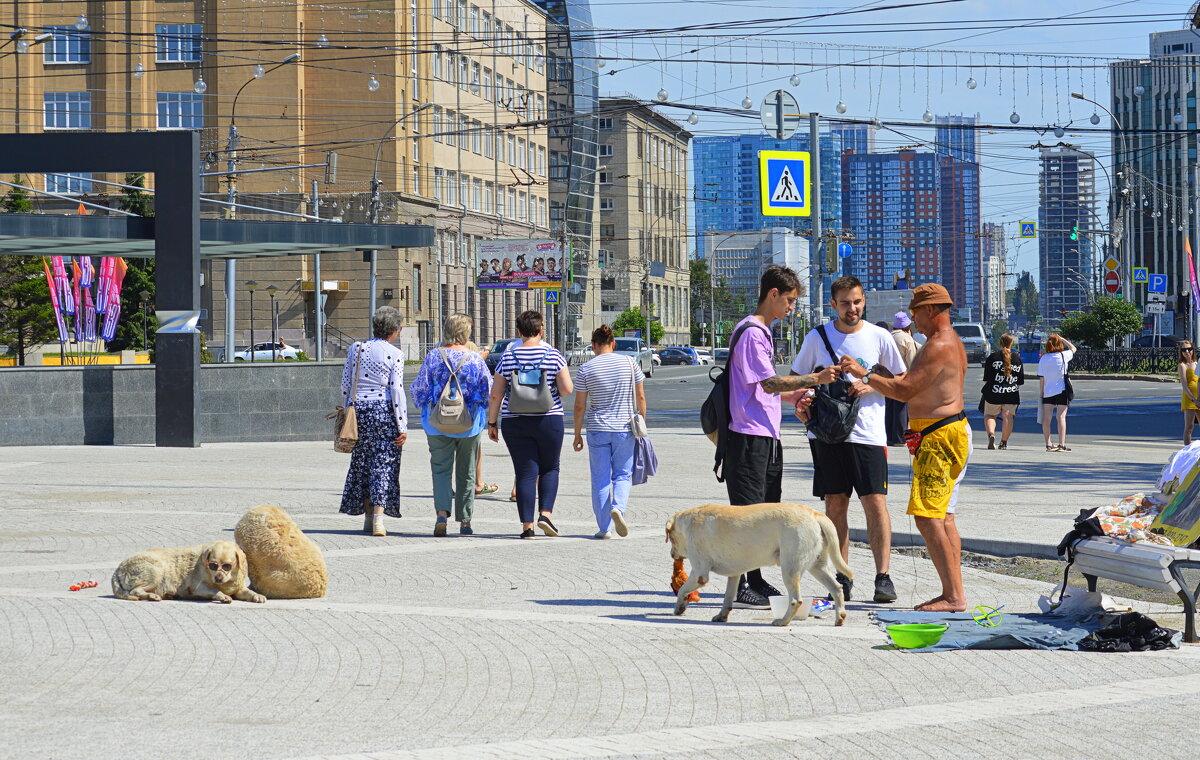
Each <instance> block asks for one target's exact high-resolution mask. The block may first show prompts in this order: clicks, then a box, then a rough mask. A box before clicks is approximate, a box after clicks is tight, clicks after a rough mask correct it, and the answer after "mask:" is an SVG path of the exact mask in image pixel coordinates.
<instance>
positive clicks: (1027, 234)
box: [1021, 222, 1037, 238]
mask: <svg viewBox="0 0 1200 760" xmlns="http://www.w3.org/2000/svg"><path fill="white" fill-rule="evenodd" d="M1021 237H1023V238H1035V237H1037V222H1021Z"/></svg>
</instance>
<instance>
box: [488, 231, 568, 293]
mask: <svg viewBox="0 0 1200 760" xmlns="http://www.w3.org/2000/svg"><path fill="white" fill-rule="evenodd" d="M566 263H567V259H566V256H564V255H563V249H562V245H561V244H560V243H559V242H558V241H557V240H481V241H479V243H478V247H477V249H476V262H475V266H476V267H477V268H478V272H477V276H476V280H475V286H476V287H477V288H479V289H481V290H488V289H491V290H497V289H505V290H527V289H530V288H561V287H562V286H563V270H564V268H565V265H566Z"/></svg>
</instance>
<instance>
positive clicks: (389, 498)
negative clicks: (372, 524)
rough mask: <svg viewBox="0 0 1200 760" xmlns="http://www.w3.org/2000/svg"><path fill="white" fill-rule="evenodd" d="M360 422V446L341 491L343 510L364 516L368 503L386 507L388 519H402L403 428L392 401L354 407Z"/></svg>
mask: <svg viewBox="0 0 1200 760" xmlns="http://www.w3.org/2000/svg"><path fill="white" fill-rule="evenodd" d="M354 410H355V416H356V417H357V419H358V444H357V445H356V446H355V447H354V452H353V453H352V454H351V455H350V471H349V472H347V473H346V486H345V488H343V489H342V508H341V510H340V511H342V512H344V513H346V514H348V515H361V514H363V513H364V512H365V511H366V507H367V502H368V501H369V502H370V503H371V504H372V505H374V506H377V507H383V512H384V514H386V515H388V516H389V517H399V516H400V454H401V453H402V452H403V449H401V448H400V447H399V446H397V445H396V438H397V437H399V435H400V429H399V428H398V427H397V426H396V417H395V415H394V413H393V412H392V404H391V402H390V401H364V402H362V403H361V404H355V405H354Z"/></svg>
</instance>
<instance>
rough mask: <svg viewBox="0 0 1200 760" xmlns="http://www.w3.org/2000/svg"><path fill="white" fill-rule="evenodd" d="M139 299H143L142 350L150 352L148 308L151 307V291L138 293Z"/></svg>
mask: <svg viewBox="0 0 1200 760" xmlns="http://www.w3.org/2000/svg"><path fill="white" fill-rule="evenodd" d="M138 297H139V298H141V299H142V349H143V350H149V349H150V345H149V344H148V343H147V342H146V326H147V322H146V320H147V316H146V307H147V306H149V305H150V291H149V290H143V291H142V292H140V293H138Z"/></svg>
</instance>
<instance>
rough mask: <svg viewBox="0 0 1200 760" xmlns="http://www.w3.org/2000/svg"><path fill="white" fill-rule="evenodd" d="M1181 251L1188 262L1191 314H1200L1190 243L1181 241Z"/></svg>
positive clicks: (1199, 298) (1185, 239)
mask: <svg viewBox="0 0 1200 760" xmlns="http://www.w3.org/2000/svg"><path fill="white" fill-rule="evenodd" d="M1183 251H1184V253H1186V254H1187V260H1188V283H1189V284H1190V285H1191V288H1192V312H1193V313H1196V314H1200V284H1198V283H1197V282H1196V262H1195V261H1194V260H1193V258H1192V241H1191V240H1189V239H1188V238H1186V237H1185V238H1184V239H1183Z"/></svg>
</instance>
